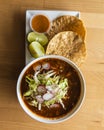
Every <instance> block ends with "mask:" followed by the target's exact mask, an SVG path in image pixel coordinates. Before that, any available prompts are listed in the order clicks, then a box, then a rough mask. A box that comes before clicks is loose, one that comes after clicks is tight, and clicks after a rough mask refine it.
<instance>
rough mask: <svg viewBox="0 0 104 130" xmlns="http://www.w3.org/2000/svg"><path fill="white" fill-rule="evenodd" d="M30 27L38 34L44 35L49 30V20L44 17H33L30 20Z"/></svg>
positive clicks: (39, 15) (41, 15)
mask: <svg viewBox="0 0 104 130" xmlns="http://www.w3.org/2000/svg"><path fill="white" fill-rule="evenodd" d="M30 27H31V29H32V30H33V31H36V32H38V33H45V32H47V31H48V30H49V28H50V20H49V18H48V17H47V16H46V15H43V14H38V15H33V16H32V17H31V19H30Z"/></svg>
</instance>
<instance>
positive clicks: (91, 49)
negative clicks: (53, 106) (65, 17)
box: [0, 0, 104, 130]
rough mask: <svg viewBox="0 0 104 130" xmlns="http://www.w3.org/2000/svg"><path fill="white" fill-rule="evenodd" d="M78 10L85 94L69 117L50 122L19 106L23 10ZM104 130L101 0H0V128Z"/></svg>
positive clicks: (103, 5) (103, 15)
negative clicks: (83, 33)
mask: <svg viewBox="0 0 104 130" xmlns="http://www.w3.org/2000/svg"><path fill="white" fill-rule="evenodd" d="M27 9H51V10H78V11H81V19H82V20H83V22H84V24H85V26H86V46H87V58H86V61H85V63H84V64H83V65H82V66H81V70H82V72H83V74H84V77H85V80H86V89H87V93H86V98H85V101H84V104H83V106H82V107H81V109H80V111H79V112H78V113H77V114H76V115H75V117H73V118H72V119H71V120H67V121H65V122H63V123H60V124H55V125H49V124H43V123H40V122H37V121H35V120H33V119H31V118H30V117H29V116H28V115H26V114H25V112H24V111H23V110H22V108H21V107H20V105H19V103H18V100H17V96H16V81H17V78H18V75H19V73H20V71H21V70H22V68H23V67H24V65H25V60H24V59H25V49H24V46H25V11H26V10H27ZM14 129H15V130H18V129H19V130H54V129H57V130H60V129H63V130H69V129H70V130H104V0H86V1H84V0H70V1H69V0H25V1H22V0H6V1H2V0H0V130H14Z"/></svg>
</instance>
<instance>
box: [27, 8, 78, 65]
mask: <svg viewBox="0 0 104 130" xmlns="http://www.w3.org/2000/svg"><path fill="white" fill-rule="evenodd" d="M35 14H36V15H37V14H44V15H46V16H48V17H49V19H50V21H52V20H53V19H55V18H57V17H59V16H62V15H72V16H76V17H78V18H79V17H80V12H78V11H60V10H58V11H57V10H56V11H55V10H54V11H53V10H27V11H26V38H27V34H28V33H29V32H30V31H32V30H31V28H30V19H31V17H32V16H33V15H35ZM34 59H35V58H33V57H32V56H31V54H30V52H29V50H28V43H27V40H26V44H25V64H28V63H29V62H31V61H32V60H34Z"/></svg>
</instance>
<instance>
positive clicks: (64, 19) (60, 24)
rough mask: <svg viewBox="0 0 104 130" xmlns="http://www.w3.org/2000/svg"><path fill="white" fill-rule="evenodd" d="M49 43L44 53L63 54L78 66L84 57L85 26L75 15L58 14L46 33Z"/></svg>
mask: <svg viewBox="0 0 104 130" xmlns="http://www.w3.org/2000/svg"><path fill="white" fill-rule="evenodd" d="M47 37H48V39H49V43H48V46H47V49H46V54H55V55H61V56H64V57H66V58H68V59H70V60H72V61H73V62H74V63H76V64H77V65H78V66H80V65H81V64H82V63H83V62H84V60H85V57H86V46H85V42H84V40H85V28H84V26H83V23H82V21H81V20H80V19H78V18H77V17H75V16H69V15H68V16H60V17H58V18H57V19H55V20H53V21H52V24H51V28H50V30H49V32H48V33H47Z"/></svg>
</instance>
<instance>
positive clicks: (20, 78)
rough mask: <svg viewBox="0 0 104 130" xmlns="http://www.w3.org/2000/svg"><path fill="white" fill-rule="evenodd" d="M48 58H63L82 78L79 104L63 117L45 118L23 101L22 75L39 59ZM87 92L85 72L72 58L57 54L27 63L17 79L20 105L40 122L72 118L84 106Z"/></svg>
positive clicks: (55, 121)
mask: <svg viewBox="0 0 104 130" xmlns="http://www.w3.org/2000/svg"><path fill="white" fill-rule="evenodd" d="M47 58H56V59H61V60H63V61H65V62H67V63H68V64H70V65H71V66H72V67H73V68H74V69H75V70H76V72H77V73H78V76H79V78H80V82H81V94H80V98H79V100H78V102H77V104H76V105H75V107H74V108H73V109H72V110H71V111H70V112H69V113H68V114H66V115H65V116H63V117H61V118H58V119H57V118H56V119H49V118H45V117H42V116H38V115H37V114H35V113H33V112H32V111H31V110H30V109H29V108H28V107H27V106H26V104H25V103H24V101H23V98H22V95H21V89H20V87H21V80H22V77H23V75H24V73H25V72H26V70H27V69H28V68H29V67H30V66H31V65H32V64H34V63H35V62H37V61H39V60H42V59H47ZM85 93H86V86H85V80H84V77H83V74H82V72H81V71H80V69H79V68H78V67H77V66H76V65H75V64H74V63H73V62H72V61H70V60H68V59H67V58H65V57H62V56H57V55H48V56H43V57H40V58H37V59H35V60H34V61H32V62H30V63H29V64H28V65H26V66H25V67H24V69H23V70H22V72H21V73H20V75H19V78H18V81H17V97H18V100H19V103H20V105H21V106H22V108H23V110H24V111H25V112H26V113H27V114H28V115H29V116H30V117H32V118H33V119H35V120H37V121H40V122H43V123H59V122H63V121H65V120H67V119H70V118H71V117H73V116H74V115H75V114H76V113H77V112H78V110H79V109H80V107H81V106H82V103H83V101H84V98H85Z"/></svg>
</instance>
